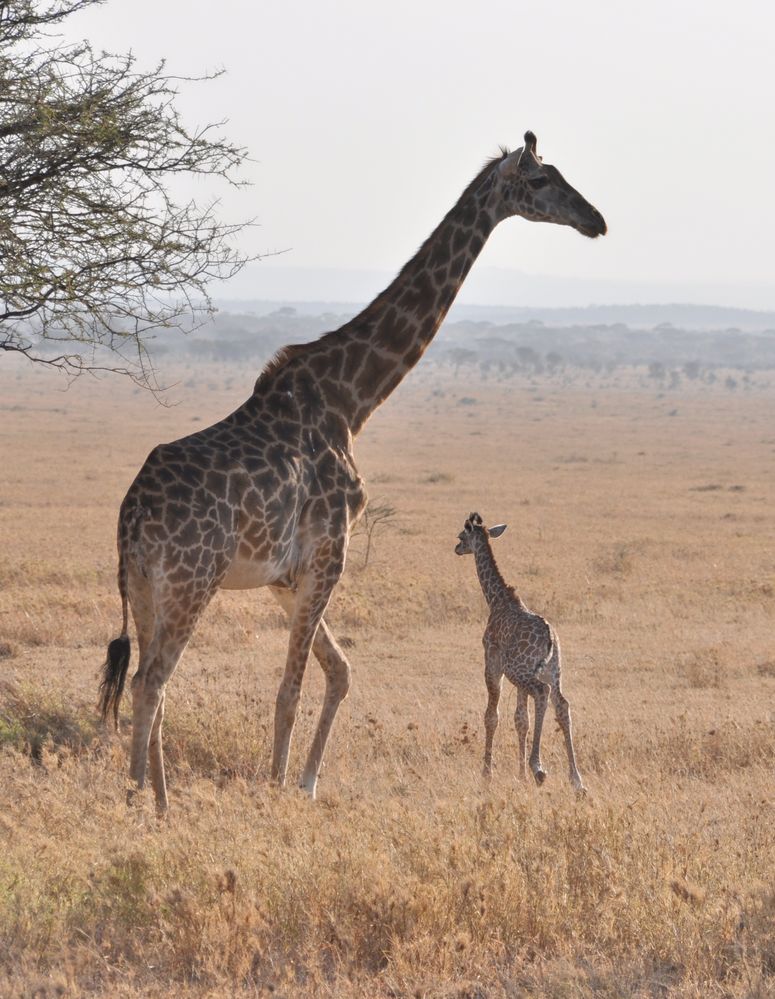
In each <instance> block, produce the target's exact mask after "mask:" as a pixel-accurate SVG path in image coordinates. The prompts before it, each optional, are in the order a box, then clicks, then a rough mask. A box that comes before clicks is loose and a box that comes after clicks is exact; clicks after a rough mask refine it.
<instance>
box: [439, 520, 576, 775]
mask: <svg viewBox="0 0 775 999" xmlns="http://www.w3.org/2000/svg"><path fill="white" fill-rule="evenodd" d="M505 530H506V525H505V524H499V525H498V526H497V527H490V528H487V527H485V525H484V521H483V520H482V518H481V516H480V515H479V514H478V513H472V514H470V515H469V516H468V518H467V519H466V521H465V523H464V525H463V530H462V531H461V532H460V534H459V535H458V541H457V544H456V545H455V554H456V555H473V556H474V559H475V561H476V573H477V576H478V577H479V584H480V586H481V587H482V592H483V593H484V598H485V600H486V601H487V606H488V607H489V609H490V615H489V618H488V620H487V627H486V628H485V630H484V636H483V637H482V644H483V645H484V682H485V685H486V687H487V708H486V710H485V713H484V732H485V736H484V775H485V777H489V776H490V775H491V774H492V743H493V738H494V736H495V730H496V729H497V727H498V703H499V701H500V696H501V688H502V686H503V677H504V676H505V677H506V678H507V679H508V680H509V682H510V683H513V684H514V686H515V687H516V688H517V707H516V711H515V713H514V724H515V727H516V729H517V743H518V745H519V769H518V775H519V777H521V778H522V779H523V780H524V779H525V778H526V777H527V772H526V768H525V759H526V752H527V732H528V728H529V727H530V719H529V716H528V706H527V705H528V701H527V699H528V697H532V698H533V704H534V716H533V745H532V748H531V750H530V770H531V772H532V774H533V777H534V778H535V781H536V783H537V784H543V782H544V780H545V779H546V771H545V770H544V768H543V766H542V764H541V730H542V727H543V722H544V714H545V713H546V706H547V704H548V702H549V698H550V697H551V699H552V703H553V705H554V712H555V716H556V718H557V725H558V726H559V728H560V729H561V730H562V734H563V736H564V738H565V751H566V753H567V754H568V773H569V778H570V782H571V784H572V785H573V787H574V788H575V790H576V791H578V792H579V793H580V794H584V793H585V788H584V784H583V782H582V780H581V774H580V773H579V771H578V767H577V766H576V754H575V752H574V749H573V733H572V729H571V717H570V706H569V704H568V701H567V699H566V697H565V695H564V694H563V692H562V689H561V670H562V665H561V653H560V641H559V639H558V638H557V634H556V632H555V630H554V628H553V627H552V626H551V624H549V622H548V621H547V620H546V619H545V618H543V617H541V616H540V615H539V614H534V613H533V612H532V611H530V610H528V608H527V607H526V606H525V604H524V603H523V602H522V599H521V598H520V596H519V594H518V593H517V591H516V590H515V589H514V587H513V586H509V585H508V584H507V583H506V581H505V580H504V578H503V576H502V575H501V573H500V570H499V569H498V564H497V562H496V561H495V556H494V555H493V553H492V548H491V546H490V539H491V538H497V537H500V535H501V534H503V532H504V531H505Z"/></svg>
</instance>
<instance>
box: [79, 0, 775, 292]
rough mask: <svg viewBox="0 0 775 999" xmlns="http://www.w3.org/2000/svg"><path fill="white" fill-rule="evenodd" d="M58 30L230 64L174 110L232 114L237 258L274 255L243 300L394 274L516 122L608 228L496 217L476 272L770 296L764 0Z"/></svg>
mask: <svg viewBox="0 0 775 999" xmlns="http://www.w3.org/2000/svg"><path fill="white" fill-rule="evenodd" d="M68 34H69V35H70V36H79V37H89V38H90V39H91V41H92V42H93V43H94V44H95V45H97V46H100V47H104V48H107V49H110V50H114V51H124V50H126V49H129V48H131V49H132V50H133V51H134V52H135V54H136V55H137V57H138V60H139V62H140V64H141V65H150V64H151V63H153V61H154V60H156V59H158V58H159V57H161V56H164V57H166V59H167V61H168V68H169V69H170V71H173V72H181V73H197V72H201V71H203V70H208V69H209V70H212V69H216V68H219V67H224V68H225V69H226V70H227V75H226V76H225V77H224V78H222V79H220V80H218V81H216V82H213V83H207V84H202V85H199V86H196V87H187V88H186V90H185V92H184V93H183V94H182V96H181V102H180V103H181V107H182V108H183V109H184V110H185V114H186V118H187V120H189V121H190V122H191V123H195V122H199V123H204V122H206V121H212V120H217V119H220V118H222V117H226V118H228V119H229V122H228V125H227V126H226V129H225V131H226V134H227V135H228V136H229V138H231V139H232V140H234V141H236V142H239V143H240V144H244V145H245V146H247V147H248V148H249V150H250V152H251V155H252V156H253V157H254V158H255V162H254V163H252V164H250V165H249V167H248V169H247V171H246V175H247V176H248V177H249V179H250V180H252V182H253V186H252V187H251V188H249V189H248V190H247V191H246V192H243V193H242V194H240V195H238V196H235V195H231V194H228V193H226V196H225V201H224V209H225V211H226V212H227V213H228V215H229V216H230V217H232V218H237V217H244V216H250V215H255V216H256V217H257V219H258V221H259V223H260V226H261V228H259V229H257V230H255V231H254V232H253V234H252V235H251V236H250V237H249V247H248V248H250V249H252V250H254V251H259V252H261V251H268V250H273V249H284V248H290V252H289V253H288V254H286V255H284V256H283V257H282V258H279V259H277V260H273V261H267V262H266V263H264V264H262V265H261V267H260V270H261V276H260V278H259V282H260V285H261V287H260V289H258V294H257V295H256V297H271V295H270V294H268V292H269V288H270V285H271V268H273V267H282V268H287V267H289V266H293V267H300V268H301V267H304V268H309V267H313V268H319V267H332V268H358V269H361V268H362V269H366V270H377V271H389V272H395V271H397V270H398V269H399V267H400V266H401V264H402V263H403V262H404V261H405V260H406V259H408V257H409V256H411V254H412V253H413V252H414V250H415V249H416V248H417V246H418V245H419V243H420V242H421V241H422V240H423V239H424V238H425V236H426V235H427V234H428V233H429V231H430V230H431V229H432V228H433V227H434V226H435V225H436V223H437V222H438V221H439V220H440V219H441V217H442V215H443V214H444V213H445V212H446V211H447V209H448V208H449V207H450V206H451V204H452V203H453V202H454V200H455V199H456V197H457V196H458V194H459V193H460V191H461V190H462V189H463V187H464V186H465V185H466V184H467V182H468V181H469V180H470V178H471V176H472V175H473V174H474V173H475V171H476V170H477V169H478V168H479V166H480V165H481V163H482V161H483V160H484V159H485V158H486V157H488V156H490V155H492V154H494V153H495V152H497V148H498V144H499V143H504V144H507V145H510V146H511V147H512V148H513V147H515V146H518V145H521V137H522V134H523V133H524V131H525V130H526V129H528V128H530V129H532V130H533V131H535V132H536V133H537V135H538V140H539V152H540V153H541V154H542V155H543V156H544V158H545V160H546V161H547V162H550V163H554V164H555V165H556V166H557V167H559V168H560V170H562V172H563V173H564V174H565V176H566V178H567V179H568V180H569V181H570V182H571V183H572V184H573V185H574V186H575V187H577V188H578V189H579V190H580V191H581V193H582V194H584V196H585V197H587V198H588V199H589V200H590V201H592V202H593V203H594V204H595V205H596V206H597V207H598V208H599V209H600V210H601V211H602V212H603V214H604V215H605V217H606V219H607V221H608V224H609V230H610V233H609V235H608V236H607V237H606V238H605V239H600V240H597V241H595V242H592V241H589V240H586V239H584V238H583V237H581V236H579V235H577V234H576V233H575V232H573V231H571V230H569V229H566V228H562V227H558V226H551V225H536V224H531V223H527V222H524V221H522V220H519V219H514V220H509V221H507V222H505V223H504V224H503V225H501V226H500V227H499V228H498V230H496V232H495V234H494V235H493V237H492V238H491V239H490V242H489V243H488V245H487V246H486V247H485V250H484V252H483V254H482V257H481V259H480V261H479V263H478V264H477V267H478V268H480V267H498V268H514V269H518V270H522V271H526V272H530V273H534V274H537V275H561V276H563V277H568V278H572V279H575V280H576V282H578V280H579V279H584V280H590V281H599V280H601V279H605V280H614V281H622V282H648V283H655V284H659V285H663V286H665V287H666V288H667V287H669V286H675V285H681V284H686V283H692V282H695V283H701V284H703V285H704V286H706V287H710V288H712V287H713V286H714V285H716V284H718V285H719V286H724V287H727V288H730V287H732V288H734V289H736V290H735V293H734V294H735V297H736V298H737V304H740V305H745V304H748V303H747V302H746V301H745V287H744V286H745V285H746V284H747V283H750V284H751V285H758V286H759V290H760V291H761V287H762V286H765V285H769V286H770V287H771V288H772V289H773V293H772V294H773V305H775V287H773V285H775V279H774V277H773V265H775V237H774V235H773V234H774V233H775V183H774V182H773V178H774V177H775V116H774V114H773V98H774V97H775V83H774V82H773V69H772V52H773V44H774V43H775V4H772V3H771V2H768V0H762V2H752V0H737V2H735V3H730V2H729V0H724V2H718V0H702V2H699V0H697V2H682V0H670V2H664V0H652V2H651V3H648V4H646V3H637V4H636V3H622V2H621V0H618V2H614V0H603V2H600V0H588V2H586V3H580V2H578V0H554V2H552V3H541V2H539V0H532V2H530V3H523V2H519V0H510V2H505V0H504V2H495V0H478V2H477V3H472V2H470V0H468V2H465V3H463V2H457V0H410V2H406V0H389V2H383V0H376V2H371V3H364V2H362V0H361V2H355V0H339V2H330V3H327V2H312V0H309V2H304V3H298V2H285V3H271V4H269V3H248V2H244V0H243V2H237V0H219V2H218V3H213V2H212V0H207V2H200V0H154V2H151V0H132V2H131V3H129V2H127V0H109V2H108V3H106V4H105V5H104V6H102V7H97V8H95V9H93V10H91V11H89V12H87V13H86V14H81V15H78V17H77V18H73V19H72V20H71V23H70V25H69V28H68ZM202 193H203V195H206V193H209V191H207V192H206V191H204V190H203V191H202ZM267 275H268V277H267ZM577 286H578V285H577ZM243 290H244V289H243V288H242V286H240V291H243ZM375 290H377V289H375ZM300 297H302V296H300ZM710 297H711V296H710V295H708V296H706V298H708V299H709V298H710ZM722 297H723V296H722ZM752 304H755V303H752Z"/></svg>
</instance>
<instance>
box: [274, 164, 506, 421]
mask: <svg viewBox="0 0 775 999" xmlns="http://www.w3.org/2000/svg"><path fill="white" fill-rule="evenodd" d="M494 169H495V167H494V164H489V165H488V167H486V168H485V169H483V170H482V171H481V173H480V174H479V175H478V176H477V177H476V178H475V179H474V181H472V182H471V184H469V186H468V188H466V190H465V191H464V192H463V194H462V196H461V197H460V199H459V200H458V202H457V203H456V204H455V205H454V207H453V208H452V209H451V210H450V211H449V212H448V214H447V215H446V216H445V218H444V219H443V220H442V222H441V223H440V225H439V226H438V227H437V228H436V229H435V230H434V232H433V233H432V234H431V235H430V236H429V237H428V239H427V240H426V241H425V242H424V243H423V245H422V246H421V247H420V249H419V250H418V252H417V253H416V254H415V256H414V257H412V259H411V260H410V261H409V262H408V263H407V264H406V265H405V266H404V267H403V269H402V270H401V272H400V273H399V275H398V276H397V277H396V279H395V280H394V281H393V282H392V283H391V284H390V285H389V286H388V287H387V288H386V289H385V290H384V291H383V292H382V293H381V294H380V295H378V296H377V297H376V298H375V299H374V301H373V302H372V303H371V304H370V305H368V306H367V307H366V308H365V309H364V310H363V312H361V313H359V315H357V316H355V318H354V319H352V320H351V321H350V322H348V323H347V324H346V325H345V326H343V327H342V328H341V329H339V330H336V331H334V332H333V333H328V334H326V335H325V336H323V337H321V338H320V340H317V341H315V343H312V344H308V345H306V346H305V347H303V348H299V349H298V356H299V363H300V365H301V368H302V370H304V368H306V369H307V370H308V371H309V373H310V374H311V375H312V376H313V378H314V380H315V382H316V384H317V387H318V390H319V391H320V392H321V393H322V395H323V397H324V399H325V402H326V404H327V405H328V406H329V407H330V408H331V409H333V410H336V411H338V412H339V413H341V415H342V416H343V417H344V418H345V420H346V421H347V423H348V425H349V428H350V431H351V433H352V434H353V435H355V434H357V433H358V432H359V431H360V430H361V428H362V427H363V425H364V423H365V422H366V420H367V419H368V418H369V416H370V415H371V414H372V413H373V412H374V410H375V409H376V408H377V407H378V406H379V405H380V403H382V402H383V401H384V400H385V399H386V398H387V396H388V395H389V394H390V393H391V392H392V391H393V390H394V389H395V388H396V387H397V386H398V384H399V383H400V382H401V381H402V379H403V378H404V377H405V376H406V374H407V373H408V372H409V371H410V370H411V369H412V368H413V367H414V366H415V364H417V362H418V361H419V360H420V358H421V357H422V355H423V353H424V351H425V349H426V347H427V346H428V344H429V343H430V342H431V340H432V339H433V337H434V336H435V335H436V332H437V331H438V329H439V326H440V325H441V323H442V321H443V319H444V317H445V316H446V314H447V312H448V310H449V307H450V306H451V305H452V303H453V301H454V300H455V296H456V295H457V293H458V291H459V290H460V286H461V285H462V284H463V281H464V280H465V277H466V275H467V274H468V272H469V270H470V269H471V266H472V264H473V263H474V261H475V260H476V258H477V256H478V255H479V253H480V252H481V250H482V247H483V246H484V244H485V242H486V240H487V238H488V237H489V235H490V233H491V232H492V230H493V229H494V228H495V225H496V224H497V222H498V221H499V220H498V218H497V215H496V213H495V211H494V209H493V208H492V207H491V206H490V204H489V202H490V200H491V199H490V195H491V192H492V188H493V183H494V179H495V175H494ZM292 350H293V349H292ZM291 356H297V355H296V352H295V351H294V352H293V354H292V355H291Z"/></svg>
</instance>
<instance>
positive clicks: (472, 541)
mask: <svg viewBox="0 0 775 999" xmlns="http://www.w3.org/2000/svg"><path fill="white" fill-rule="evenodd" d="M505 530H506V525H505V524H496V525H495V526H494V527H485V526H484V522H483V520H482V518H481V516H480V515H479V514H478V513H472V514H470V516H469V517H468V519H467V520H466V522H465V524H464V525H463V530H462V531H461V532H460V534H458V536H457V537H458V543H457V544H456V545H455V554H456V555H472V554H473V553H474V552H475V551H476V549H477V547H478V546H479V544H481V543H482V542H483V541H486V540H487V538H499V537H500V536H501V534H503V532H504V531H505Z"/></svg>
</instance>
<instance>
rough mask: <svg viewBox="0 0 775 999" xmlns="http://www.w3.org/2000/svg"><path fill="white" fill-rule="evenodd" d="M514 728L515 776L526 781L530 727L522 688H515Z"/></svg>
mask: <svg viewBox="0 0 775 999" xmlns="http://www.w3.org/2000/svg"><path fill="white" fill-rule="evenodd" d="M514 727H515V728H516V730H517V747H518V749H519V762H518V764H517V776H518V777H519V779H520V780H523V781H525V780H527V730H528V728H529V727H530V716H529V715H528V710H527V691H526V690H525V688H524V687H517V707H516V709H515V711H514Z"/></svg>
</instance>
